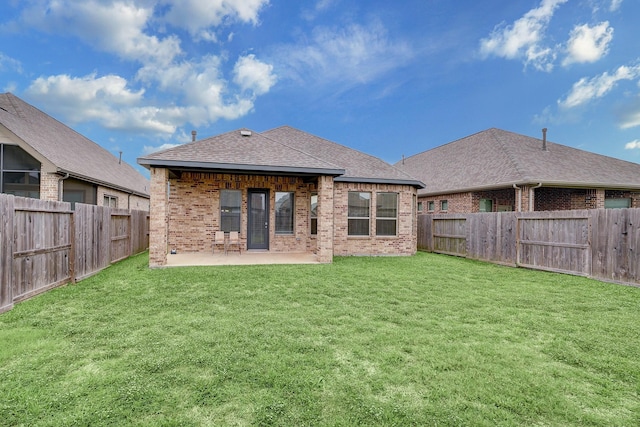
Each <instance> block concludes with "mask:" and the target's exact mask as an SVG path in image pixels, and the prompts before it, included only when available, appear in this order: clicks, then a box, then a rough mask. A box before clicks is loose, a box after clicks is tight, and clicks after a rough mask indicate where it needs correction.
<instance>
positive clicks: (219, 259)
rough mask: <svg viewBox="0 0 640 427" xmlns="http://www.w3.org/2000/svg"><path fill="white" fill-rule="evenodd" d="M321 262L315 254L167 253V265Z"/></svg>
mask: <svg viewBox="0 0 640 427" xmlns="http://www.w3.org/2000/svg"><path fill="white" fill-rule="evenodd" d="M257 264H320V262H319V261H318V257H317V255H315V254H309V253H281V252H267V251H257V252H253V251H248V252H245V251H243V252H242V253H241V254H238V253H237V252H229V253H227V254H224V253H184V254H181V253H178V254H168V255H167V264H166V266H167V267H186V266H206V265H257Z"/></svg>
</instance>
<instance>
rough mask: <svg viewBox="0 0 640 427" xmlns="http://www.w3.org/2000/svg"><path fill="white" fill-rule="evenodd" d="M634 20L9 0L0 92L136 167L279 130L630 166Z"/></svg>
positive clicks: (537, 12) (387, 144)
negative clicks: (501, 136)
mask: <svg viewBox="0 0 640 427" xmlns="http://www.w3.org/2000/svg"><path fill="white" fill-rule="evenodd" d="M639 17H640V1H637V0H519V1H513V0H483V1H478V0H456V1H451V0H395V1H388V0H368V1H361V0H309V1H304V0H295V1H293V0H3V1H2V2H1V3H0V92H12V93H13V94H15V95H16V96H18V97H20V98H22V99H23V100H25V101H26V102H28V103H30V104H32V105H34V106H36V107H38V108H39V109H41V110H42V111H44V112H45V113H47V114H49V115H51V116H53V117H55V118H56V119H58V120H59V121H61V122H63V123H65V124H66V125H68V126H70V127H72V128H73V129H75V130H76V131H78V132H79V133H81V134H83V135H85V136H86V137H88V138H89V139H91V140H93V141H95V142H96V143H98V144H100V145H101V146H103V147H104V148H105V149H107V150H109V151H110V152H112V153H113V154H114V156H118V155H119V152H122V156H123V159H124V160H125V161H127V162H128V163H130V164H132V165H134V166H135V167H136V168H137V169H138V170H140V171H141V172H143V173H146V171H145V169H144V168H142V167H141V166H139V165H137V163H136V159H137V158H138V157H141V156H144V155H146V154H149V153H151V152H154V151H157V150H160V149H164V148H169V147H172V146H176V145H179V144H183V143H185V142H189V141H191V131H192V130H196V131H197V137H198V139H203V138H206V137H210V136H214V135H218V134H220V133H224V132H228V131H232V130H235V129H240V128H249V129H252V130H254V131H257V132H260V131H265V130H269V129H272V128H276V127H279V126H283V125H288V126H293V127H295V128H298V129H301V130H303V131H306V132H309V133H311V134H314V135H317V136H320V137H323V138H326V139H329V140H331V141H334V142H338V143H340V144H343V145H346V146H348V147H351V148H354V149H357V150H360V151H363V152H365V153H368V154H372V155H374V156H376V157H379V158H381V159H383V160H385V161H387V162H390V163H395V162H397V161H399V160H400V159H401V158H402V156H403V155H404V156H411V155H413V154H417V153H420V152H423V151H426V150H429V149H431V148H434V147H437V146H440V145H442V144H445V143H448V142H451V141H454V140H457V139H459V138H464V137H466V136H469V135H472V134H474V133H477V132H481V131H483V130H486V129H489V128H493V127H496V128H500V129H504V130H508V131H512V132H516V133H520V134H523V135H528V136H532V137H538V138H541V137H542V128H547V129H548V133H547V137H548V140H549V141H552V142H556V143H560V144H564V145H568V146H572V147H575V148H579V149H582V150H587V151H591V152H594V153H598V154H603V155H607V156H611V157H616V158H619V159H623V160H628V161H631V162H636V163H640V26H638V18H639ZM461 167H463V165H461ZM147 176H148V173H147Z"/></svg>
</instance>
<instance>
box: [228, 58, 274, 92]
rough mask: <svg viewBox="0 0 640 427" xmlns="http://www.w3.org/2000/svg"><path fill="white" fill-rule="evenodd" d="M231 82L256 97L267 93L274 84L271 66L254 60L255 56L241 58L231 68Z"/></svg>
mask: <svg viewBox="0 0 640 427" xmlns="http://www.w3.org/2000/svg"><path fill="white" fill-rule="evenodd" d="M233 73H234V75H235V77H234V78H233V81H234V82H235V83H236V84H237V85H238V86H240V88H241V89H242V90H243V91H252V92H253V93H254V94H256V95H262V94H265V93H267V92H269V89H271V88H272V87H273V85H274V84H275V83H276V76H275V75H274V74H273V65H270V64H266V63H264V62H261V61H259V60H257V59H256V57H255V55H247V56H242V57H240V58H239V59H238V61H237V62H236V65H235V67H234V68H233Z"/></svg>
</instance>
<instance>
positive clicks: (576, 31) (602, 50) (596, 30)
mask: <svg viewBox="0 0 640 427" xmlns="http://www.w3.org/2000/svg"><path fill="white" fill-rule="evenodd" d="M611 40H613V28H611V27H610V26H609V22H608V21H605V22H601V23H600V24H598V25H595V26H593V27H590V26H589V25H588V24H584V25H577V26H575V27H574V28H573V30H572V31H571V35H570V37H569V41H568V43H567V53H568V56H567V57H566V58H565V60H564V61H563V62H562V65H569V64H572V63H585V62H596V61H598V60H599V59H600V58H602V57H603V56H605V55H606V54H607V52H608V50H609V43H610V42H611Z"/></svg>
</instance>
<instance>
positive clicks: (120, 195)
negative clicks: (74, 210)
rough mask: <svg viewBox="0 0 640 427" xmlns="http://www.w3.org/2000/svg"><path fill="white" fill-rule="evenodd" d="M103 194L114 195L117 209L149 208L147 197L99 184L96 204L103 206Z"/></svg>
mask: <svg viewBox="0 0 640 427" xmlns="http://www.w3.org/2000/svg"><path fill="white" fill-rule="evenodd" d="M104 196H109V197H115V198H116V200H117V206H116V207H117V208H118V209H135V210H139V211H144V210H149V199H146V198H144V197H140V196H136V195H133V194H129V193H125V192H124V191H118V190H114V189H112V188H107V187H103V186H100V185H99V186H98V189H97V195H96V204H97V205H98V206H104Z"/></svg>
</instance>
